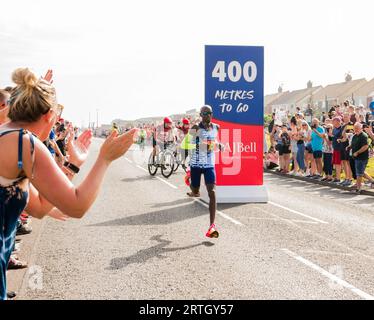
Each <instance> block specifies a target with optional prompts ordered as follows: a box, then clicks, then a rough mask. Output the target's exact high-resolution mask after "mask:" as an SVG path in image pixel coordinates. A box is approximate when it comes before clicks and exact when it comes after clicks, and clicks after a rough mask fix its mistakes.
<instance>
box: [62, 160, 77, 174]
mask: <svg viewBox="0 0 374 320" xmlns="http://www.w3.org/2000/svg"><path fill="white" fill-rule="evenodd" d="M64 167H66V168H69V169H70V170H71V171H73V172H74V173H78V172H79V170H80V169H79V168H78V167H77V166H75V165H74V164H72V163H70V162H67V161H65V163H64Z"/></svg>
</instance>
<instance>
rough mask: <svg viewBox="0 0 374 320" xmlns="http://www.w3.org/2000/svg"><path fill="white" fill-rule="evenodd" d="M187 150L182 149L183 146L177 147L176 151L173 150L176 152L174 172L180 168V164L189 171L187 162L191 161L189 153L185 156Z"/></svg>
mask: <svg viewBox="0 0 374 320" xmlns="http://www.w3.org/2000/svg"><path fill="white" fill-rule="evenodd" d="M184 152H185V150H184V149H181V148H178V149H177V148H176V149H175V150H174V151H173V154H174V158H175V166H174V172H176V171H177V170H178V168H179V166H181V167H182V169H183V170H184V172H187V167H188V166H187V165H186V163H187V164H188V163H189V160H187V159H188V157H189V155H187V157H184V156H183V153H184Z"/></svg>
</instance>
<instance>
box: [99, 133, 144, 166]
mask: <svg viewBox="0 0 374 320" xmlns="http://www.w3.org/2000/svg"><path fill="white" fill-rule="evenodd" d="M137 131H138V129H136V128H134V129H131V130H130V131H128V132H126V133H123V134H121V135H118V133H117V131H116V130H113V132H112V133H111V134H110V135H109V137H108V138H107V139H106V140H105V142H104V143H103V145H102V146H101V149H100V154H99V157H100V158H101V159H103V160H104V161H105V162H107V163H110V162H112V161H114V160H116V159H118V158H119V157H121V156H123V155H124V154H125V153H126V152H127V150H129V148H130V147H131V145H132V144H133V143H134V139H136V138H135V137H136V133H137Z"/></svg>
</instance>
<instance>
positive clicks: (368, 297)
mask: <svg viewBox="0 0 374 320" xmlns="http://www.w3.org/2000/svg"><path fill="white" fill-rule="evenodd" d="M281 250H282V251H283V252H285V253H286V254H288V255H289V256H291V257H292V258H294V259H296V260H298V261H299V262H301V263H303V264H305V265H306V266H308V267H310V268H312V269H313V270H315V271H317V272H319V273H320V274H322V275H323V276H325V277H327V278H329V279H330V280H331V281H334V282H335V283H337V284H339V285H341V286H343V287H345V288H347V289H348V290H351V291H352V292H353V293H354V294H357V295H358V296H360V297H361V298H363V299H366V300H374V296H372V295H370V294H368V293H366V292H364V291H362V290H360V289H357V288H356V287H354V286H353V285H351V284H350V283H348V282H346V281H344V280H342V279H340V278H338V277H337V276H335V275H333V274H331V273H330V272H327V271H326V270H325V269H323V268H321V267H320V266H318V265H316V264H314V263H313V262H311V261H309V260H307V259H305V258H303V257H301V256H298V255H297V254H296V253H294V252H292V251H290V250H288V249H281Z"/></svg>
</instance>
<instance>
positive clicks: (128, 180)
mask: <svg viewBox="0 0 374 320" xmlns="http://www.w3.org/2000/svg"><path fill="white" fill-rule="evenodd" d="M153 179H154V178H153V177H151V176H139V177H135V178H123V179H121V181H122V182H134V181H148V180H153Z"/></svg>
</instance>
